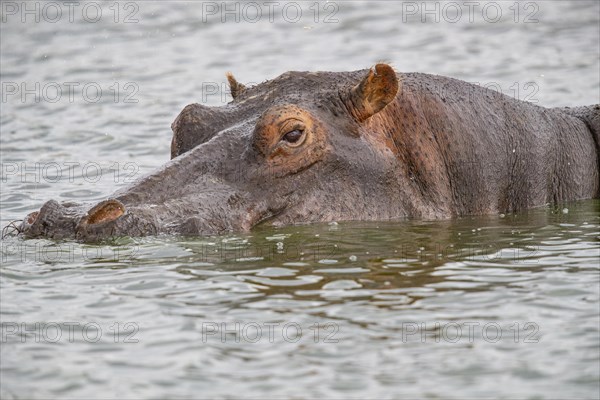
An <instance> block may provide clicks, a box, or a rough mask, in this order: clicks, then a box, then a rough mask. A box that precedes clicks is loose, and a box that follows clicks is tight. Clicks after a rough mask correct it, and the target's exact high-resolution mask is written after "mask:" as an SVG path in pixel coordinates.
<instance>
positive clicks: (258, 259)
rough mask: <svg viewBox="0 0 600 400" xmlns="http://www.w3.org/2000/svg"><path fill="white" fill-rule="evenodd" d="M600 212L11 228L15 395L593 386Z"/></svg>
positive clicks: (8, 373)
mask: <svg viewBox="0 0 600 400" xmlns="http://www.w3.org/2000/svg"><path fill="white" fill-rule="evenodd" d="M599 215H600V201H598V200H592V201H586V202H579V203H574V204H570V205H569V212H568V213H564V212H563V210H560V209H558V210H553V209H537V210H532V211H529V212H525V213H521V214H518V215H506V216H502V217H501V216H491V217H477V218H466V219H461V220H456V221H443V222H416V221H414V222H413V221H407V222H397V223H339V224H326V225H310V226H295V227H286V228H280V229H272V228H269V227H263V228H259V229H257V230H256V231H254V232H252V234H248V235H237V236H228V237H209V238H174V237H161V238H145V239H135V240H134V239H116V240H113V241H112V242H110V243H105V244H101V245H94V246H90V245H84V244H77V243H73V242H62V243H56V242H49V241H43V240H29V241H22V240H20V239H10V240H8V241H5V242H4V244H3V258H4V260H3V267H2V275H1V276H2V300H3V306H2V321H3V322H2V334H3V340H4V344H3V354H2V358H3V364H2V366H3V368H2V375H3V381H4V382H10V383H11V384H10V385H8V386H6V387H5V388H4V390H5V394H6V395H8V396H10V395H18V394H23V393H24V391H23V389H22V388H26V392H27V393H29V394H32V395H34V396H36V397H44V396H51V395H53V396H60V397H63V396H67V397H79V396H83V395H86V396H88V395H92V396H93V395H94V394H95V393H99V392H100V391H102V393H103V394H106V393H109V394H110V393H111V392H110V391H111V390H115V392H114V393H112V394H114V395H118V396H120V397H127V396H129V397H136V396H142V397H148V396H153V397H160V396H166V395H171V396H184V397H186V396H187V397H192V396H191V393H197V392H198V391H199V390H201V391H205V392H206V393H211V395H215V396H231V395H232V394H234V395H235V394H236V393H242V394H243V397H263V396H266V397H271V396H275V397H281V396H290V397H320V396H326V397H340V396H343V397H357V398H359V397H364V396H369V397H399V396H416V397H422V396H425V397H436V396H437V397H448V395H449V394H450V396H451V397H453V396H454V395H455V394H456V397H461V398H464V397H467V398H479V397H482V396H484V397H485V396H489V394H490V393H494V394H495V396H496V395H497V396H499V397H502V396H504V397H514V396H522V397H528V396H533V395H543V396H546V397H553V396H558V397H568V396H574V397H581V398H586V397H589V396H591V395H593V394H594V393H596V392H597V391H598V381H597V379H596V378H597V376H598V373H599V370H598V365H599V364H598V362H599V353H598V337H599V336H598V324H599V322H600V319H599V317H598V300H599V290H598V289H599V288H598V257H599V255H600V254H599V252H600V246H599V243H600V217H599ZM432 380H435V382H436V385H435V386H433V387H432V386H431V385H430V382H431V381H432ZM32 381H34V382H36V384H35V385H31V384H30V383H29V382H32ZM499 381H502V382H504V383H503V384H501V385H500V384H499V383H498V382H499ZM113 388H114V389H113ZM107 390H108V392H107Z"/></svg>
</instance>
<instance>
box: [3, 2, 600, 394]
mask: <svg viewBox="0 0 600 400" xmlns="http://www.w3.org/2000/svg"><path fill="white" fill-rule="evenodd" d="M6 4H7V2H3V3H2V7H3V8H2V12H3V15H2V17H3V18H5V19H3V20H2V24H1V25H0V33H1V37H2V40H1V41H0V46H1V48H0V52H1V61H0V63H1V64H0V66H1V68H0V69H1V71H0V78H1V80H2V84H3V87H2V90H3V99H2V110H1V125H0V129H1V141H0V144H1V147H2V148H1V156H2V166H3V169H2V194H1V205H2V214H1V223H2V225H3V226H4V225H5V224H6V223H7V222H8V221H10V220H13V219H18V218H22V217H23V215H25V214H26V213H28V212H31V211H34V210H36V209H38V208H39V207H40V206H41V204H43V202H44V201H46V200H48V199H50V198H54V199H60V200H73V199H75V200H81V201H94V200H100V199H103V198H105V197H106V196H108V195H109V194H110V193H112V192H113V191H114V190H115V189H116V188H118V187H122V186H123V185H126V184H128V183H129V182H130V181H131V180H133V179H135V178H136V177H139V176H141V175H142V174H144V173H148V172H150V171H152V170H153V169H154V168H156V167H158V166H159V165H161V164H162V163H164V162H165V161H167V160H168V158H169V141H170V135H171V132H170V129H169V125H170V123H171V122H172V120H173V119H174V117H175V116H176V115H177V113H178V112H179V111H180V110H181V108H182V107H183V106H185V105H186V104H188V103H191V102H204V103H207V104H212V105H216V104H221V103H222V102H224V101H228V98H226V97H225V98H224V97H223V95H222V93H221V89H222V88H223V87H224V86H223V85H224V81H225V80H224V73H225V72H226V71H228V70H231V71H233V72H234V73H235V75H236V77H237V78H238V79H239V80H240V81H242V82H260V81H262V80H264V79H266V78H272V77H275V76H277V75H278V74H280V73H282V72H284V71H287V70H338V71H342V70H353V69H359V68H364V67H366V66H369V65H372V64H374V63H375V62H377V61H382V60H383V61H389V62H392V63H393V64H394V65H395V66H396V68H397V69H398V70H400V71H420V72H429V73H436V74H442V75H448V76H453V77H456V78H460V79H463V80H467V81H470V82H479V83H480V84H482V85H488V86H490V87H493V88H495V89H497V90H502V92H503V93H505V94H509V95H511V96H515V97H518V98H520V99H523V100H528V101H537V102H538V104H541V105H545V106H564V105H579V104H592V103H598V102H599V98H598V92H599V90H600V82H599V81H600V77H599V76H598V73H597V71H598V69H599V64H600V62H599V52H598V37H599V36H600V32H599V20H598V15H599V11H600V7H599V3H598V2H586V1H570V2H567V1H561V2H530V3H529V5H528V4H526V3H520V4H519V5H518V10H519V14H518V17H517V16H515V14H514V13H515V6H514V4H513V2H498V3H493V4H494V5H491V6H488V14H486V15H485V17H486V18H487V20H486V18H484V17H483V16H482V14H481V8H477V9H476V10H478V11H477V12H476V13H475V14H474V17H473V22H469V19H468V12H467V9H466V8H463V10H462V12H463V14H462V17H461V18H459V20H458V21H456V22H455V23H452V22H450V20H453V19H454V18H455V15H454V14H452V13H451V11H452V10H450V9H446V14H443V15H441V18H440V20H439V22H435V21H433V20H431V19H428V20H427V21H426V22H425V23H423V22H422V21H421V17H422V16H423V13H422V11H423V9H422V7H424V5H422V4H421V3H420V2H417V3H400V2H394V3H391V2H386V3H385V4H383V3H378V4H377V5H374V2H361V1H356V2H343V3H342V2H329V3H327V4H325V3H321V4H320V5H319V8H318V9H319V16H318V18H317V21H318V22H315V17H314V9H315V8H314V3H313V2H298V3H295V4H298V5H299V7H300V8H301V9H302V10H303V17H302V18H301V20H300V21H298V22H297V23H292V22H290V20H291V19H292V17H293V14H292V10H288V11H289V14H287V15H286V18H287V20H286V18H283V17H282V16H281V14H277V13H275V14H276V15H275V17H274V21H273V23H270V22H269V19H268V16H269V15H268V13H267V8H263V16H262V18H260V19H259V20H258V21H257V22H256V23H250V22H247V21H245V20H244V19H243V18H241V20H240V22H239V23H235V22H234V21H232V20H231V18H233V17H235V15H233V16H232V15H230V16H229V17H228V18H230V19H229V20H228V22H227V23H221V19H220V18H221V14H220V12H219V11H216V9H214V8H211V7H212V5H213V4H214V3H204V6H202V5H201V3H198V2H169V4H168V5H167V4H166V3H165V2H161V1H152V2H129V3H117V7H115V6H114V3H106V4H103V8H102V12H103V13H102V17H101V18H100V19H99V20H98V21H97V22H90V21H88V20H93V19H94V18H95V14H93V11H94V10H93V9H92V8H89V9H87V10H86V14H82V8H83V5H82V6H80V8H76V9H75V10H74V14H73V15H74V20H73V22H69V19H68V10H67V9H66V8H63V10H62V11H63V15H62V17H61V18H60V19H59V20H58V21H57V22H55V23H51V22H49V21H47V20H46V19H52V18H54V17H55V14H54V13H53V10H51V9H46V14H40V22H39V23H36V22H35V21H34V20H33V16H31V15H30V16H28V17H27V20H26V22H25V23H22V22H21V14H20V13H19V12H20V11H17V12H16V14H14V15H13V14H12V11H11V9H7V8H6ZM45 4H46V3H40V13H42V12H43V9H42V8H41V7H43V6H44V5H45ZM282 4H283V3H282ZM415 4H416V6H417V7H419V8H420V9H419V10H417V11H416V14H415V15H411V14H412V13H413V11H414V9H413V8H410V7H412V6H414V5H415ZM442 4H444V3H442ZM458 4H461V3H460V2H459V3H458ZM482 4H483V3H482ZM209 6H210V7H209ZM428 6H429V7H431V8H430V9H433V7H435V4H434V3H428ZM511 6H512V7H513V8H512V9H511V8H510V7H511ZM32 7H33V6H32ZM110 7H112V8H110ZM203 7H204V8H203ZM231 7H234V6H231ZM311 7H313V8H312V9H311ZM489 7H499V8H500V10H501V12H502V18H501V20H500V21H498V22H490V20H493V18H492V17H494V14H493V13H492V9H491V8H489ZM116 9H118V10H119V14H118V15H117V16H115V10H116ZM278 10H279V9H278ZM440 10H441V9H440ZM248 12H250V11H248ZM331 12H335V14H334V15H333V16H332V17H331V16H330V15H329V14H330V13H331ZM213 13H216V14H214V15H213ZM440 13H442V11H440ZM84 16H85V17H86V18H87V19H88V20H86V19H85V18H84ZM243 16H245V17H252V16H251V15H250V14H244V15H243ZM243 16H242V15H241V17H243ZM328 16H330V19H331V18H333V19H337V22H332V23H325V19H326V17H328ZM44 17H45V18H46V19H44ZM526 18H527V19H528V20H537V22H532V23H525V22H524V21H525V19H526ZM115 19H116V20H117V22H115ZM136 19H137V22H135V21H132V20H136ZM203 19H206V21H204V20H203ZM330 19H328V20H330ZM125 20H127V21H129V22H131V23H125ZM36 82H38V83H39V90H38V89H36V86H35V84H36ZM69 82H71V83H72V87H73V90H72V92H70V91H69V90H68V87H67V86H66V84H67V83H69ZM22 84H25V85H26V86H25V88H26V89H28V90H33V93H30V94H28V95H25V98H24V99H23V98H22V96H21V95H22V93H21V85H22ZM14 85H16V87H17V88H18V89H17V92H16V94H12V93H13V92H11V90H13V89H14V88H15V86H14ZM86 85H87V86H86ZM115 85H116V86H115ZM57 88H61V90H62V93H61V96H60V97H59V98H57V93H58V91H57ZM97 88H100V90H101V91H102V94H101V95H100V96H97V93H96V91H95V90H96V89H97ZM215 89H218V90H215ZM71 94H72V98H70V95H71ZM563 209H564V210H563ZM599 243H600V201H598V200H589V201H583V202H577V203H572V204H565V205H560V206H558V207H554V206H552V207H543V208H540V209H535V210H529V211H526V212H521V213H518V214H514V215H504V216H502V215H493V216H487V217H473V218H463V219H458V220H454V221H440V222H426V221H408V222H396V223H345V222H340V223H339V224H337V225H336V224H332V225H328V224H325V225H311V226H296V227H286V228H278V229H276V228H272V227H268V226H264V227H259V228H257V229H256V230H254V231H253V232H251V234H247V235H230V236H225V237H211V238H178V237H160V238H144V239H125V238H124V239H118V240H114V241H110V242H107V243H104V244H101V245H84V244H80V243H76V242H52V241H45V240H27V241H24V240H22V239H20V238H8V239H6V240H3V241H2V267H1V270H0V285H1V286H0V289H1V290H0V299H1V308H0V316H1V322H2V342H1V357H0V378H1V385H0V395H1V397H2V398H7V399H9V398H49V397H59V398H82V397H93V398H98V397H102V398H107V397H121V398H141V397H144V398H149V397H152V398H159V397H165V396H170V397H182V398H192V397H194V398H197V397H227V398H232V397H252V398H257V397H261V398H262V397H266V398H274V397H277V398H281V397H294V398H308V397H326V398H363V397H369V398H399V397H411V398H483V397H494V398H586V399H587V398H598V397H599V396H600V387H599V384H598V378H599V376H600V351H599V347H600V334H599V330H600V329H599V325H600V318H599V313H600V309H599V298H600V287H599V284H598V279H599V276H598V265H599V262H598V260H599V258H600V246H599Z"/></svg>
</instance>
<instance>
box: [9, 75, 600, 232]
mask: <svg viewBox="0 0 600 400" xmlns="http://www.w3.org/2000/svg"><path fill="white" fill-rule="evenodd" d="M229 80H230V86H231V90H232V95H233V97H234V100H233V101H232V102H231V103H229V104H227V105H226V106H223V107H215V108H209V107H205V106H202V105H198V104H192V105H189V106H187V107H186V108H184V110H183V111H182V112H181V113H180V115H179V116H178V117H177V119H176V120H175V122H174V123H173V126H172V128H173V132H174V135H173V141H172V144H171V156H172V160H171V161H170V162H168V163H167V164H166V165H164V166H163V167H161V168H160V169H159V170H158V171H156V172H155V173H153V174H151V175H149V176H146V177H144V178H142V179H140V180H139V181H137V182H136V183H134V184H133V185H131V186H130V187H128V188H126V189H123V190H120V191H118V192H116V193H115V194H114V195H113V196H111V197H110V198H109V199H108V200H107V201H105V202H102V203H100V204H98V205H96V206H89V205H81V204H73V203H63V204H59V203H58V202H55V201H49V202H47V203H46V204H45V205H44V206H43V207H42V208H41V210H40V211H39V212H36V213H32V214H30V215H29V216H27V218H26V219H25V221H24V222H23V224H22V225H21V227H20V229H19V230H20V231H22V232H23V233H24V234H26V235H27V236H31V237H39V236H43V237H52V238H64V237H74V238H77V239H80V240H96V239H99V238H104V237H109V236H122V235H125V236H142V235H153V234H159V233H168V234H186V235H210V234H219V233H224V232H230V231H246V230H249V229H251V228H252V227H253V226H255V225H257V224H258V223H261V222H265V221H269V222H270V223H274V224H279V225H286V224H294V223H309V222H325V221H341V220H389V219H397V218H427V219H438V218H451V217H455V216H461V215H471V214H487V213H499V212H512V211H517V210H520V209H524V208H529V207H535V206H541V205H544V204H546V203H560V202H565V201H572V200H579V199H587V198H592V197H598V196H599V195H600V177H599V151H600V148H599V147H598V135H599V134H600V107H599V106H597V105H596V106H591V107H584V108H579V109H572V110H570V109H547V108H543V107H539V106H536V105H533V104H530V103H526V102H522V101H518V100H515V99H512V98H509V97H507V96H504V95H501V94H498V93H496V92H493V91H490V90H487V89H484V88H481V87H479V86H476V85H472V84H469V83H466V82H462V81H458V80H455V79H451V78H445V77H440V76H433V75H426V74H396V72H394V71H393V70H392V68H391V67H389V66H388V65H385V64H378V65H376V66H375V67H374V68H372V69H371V70H362V71H355V72H341V73H334V72H316V73H312V72H288V73H285V74H283V75H281V76H280V77H278V78H276V79H274V80H272V81H267V82H265V83H262V84H260V85H257V86H254V87H250V88H246V87H244V86H243V85H241V84H239V83H237V82H236V81H235V80H234V79H233V77H232V76H229Z"/></svg>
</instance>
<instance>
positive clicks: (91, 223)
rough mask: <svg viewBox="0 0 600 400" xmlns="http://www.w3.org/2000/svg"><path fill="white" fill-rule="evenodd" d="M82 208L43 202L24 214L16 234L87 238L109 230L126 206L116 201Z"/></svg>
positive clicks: (56, 237)
mask: <svg viewBox="0 0 600 400" xmlns="http://www.w3.org/2000/svg"><path fill="white" fill-rule="evenodd" d="M86 208H88V207H85V206H83V205H79V204H76V203H71V202H65V203H59V202H57V201H55V200H50V201H48V202H46V203H45V204H44V205H43V206H42V207H41V208H40V210H39V211H35V212H32V213H30V214H29V215H27V217H25V219H24V220H23V222H22V223H21V226H20V229H19V231H20V232H21V233H23V234H24V235H26V236H29V237H40V236H43V237H50V238H54V239H62V238H67V237H82V236H89V235H88V233H90V232H94V233H98V232H99V231H106V230H109V231H112V232H114V231H115V229H114V227H113V226H112V225H116V221H117V220H118V219H119V218H121V217H122V216H123V215H124V214H125V213H126V207H125V205H123V203H121V202H120V201H118V200H115V199H110V200H105V201H102V202H100V203H98V204H97V205H95V206H93V207H91V208H89V210H87V211H86Z"/></svg>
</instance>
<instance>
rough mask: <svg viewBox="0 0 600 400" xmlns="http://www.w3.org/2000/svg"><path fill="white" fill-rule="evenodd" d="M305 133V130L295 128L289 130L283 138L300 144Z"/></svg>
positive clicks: (291, 142)
mask: <svg viewBox="0 0 600 400" xmlns="http://www.w3.org/2000/svg"><path fill="white" fill-rule="evenodd" d="M303 135H304V131H302V130H300V129H294V130H293V131H289V132H288V133H286V134H285V135H283V137H282V138H281V140H284V141H286V142H288V143H290V144H298V142H299V141H300V139H301V138H302V136H303Z"/></svg>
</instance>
